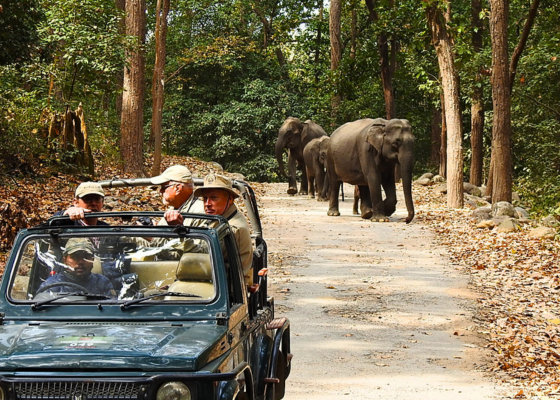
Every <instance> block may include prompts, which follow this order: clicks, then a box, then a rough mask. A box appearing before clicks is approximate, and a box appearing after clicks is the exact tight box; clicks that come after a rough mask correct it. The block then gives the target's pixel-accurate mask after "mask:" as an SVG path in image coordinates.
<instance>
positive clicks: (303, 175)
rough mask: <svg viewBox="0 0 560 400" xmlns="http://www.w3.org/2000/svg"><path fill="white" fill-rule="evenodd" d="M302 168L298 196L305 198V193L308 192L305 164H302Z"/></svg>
mask: <svg viewBox="0 0 560 400" xmlns="http://www.w3.org/2000/svg"><path fill="white" fill-rule="evenodd" d="M302 166H303V168H302V169H301V185H300V187H299V194H300V195H302V196H307V193H308V192H309V189H310V188H309V187H308V186H309V184H308V180H307V168H306V167H305V164H302Z"/></svg>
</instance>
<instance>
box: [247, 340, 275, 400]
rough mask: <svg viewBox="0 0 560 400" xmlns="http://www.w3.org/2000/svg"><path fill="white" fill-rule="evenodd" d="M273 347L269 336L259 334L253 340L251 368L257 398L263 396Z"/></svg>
mask: <svg viewBox="0 0 560 400" xmlns="http://www.w3.org/2000/svg"><path fill="white" fill-rule="evenodd" d="M273 345H274V342H273V340H272V338H271V337H270V336H267V335H262V334H261V335H259V336H258V337H257V338H256V339H255V341H254V343H253V348H252V349H251V366H252V367H253V368H254V369H253V371H252V372H253V379H254V382H255V393H256V395H257V397H258V396H262V395H263V394H264V389H265V386H266V383H265V378H267V377H268V371H269V370H270V362H271V357H272V347H273Z"/></svg>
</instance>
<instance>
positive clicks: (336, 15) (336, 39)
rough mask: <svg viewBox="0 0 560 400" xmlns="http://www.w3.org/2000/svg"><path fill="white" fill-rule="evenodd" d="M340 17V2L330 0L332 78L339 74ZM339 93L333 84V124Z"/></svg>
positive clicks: (340, 56) (338, 103) (336, 84)
mask: <svg viewBox="0 0 560 400" xmlns="http://www.w3.org/2000/svg"><path fill="white" fill-rule="evenodd" d="M340 15H341V4H340V0H331V8H330V20H329V32H330V39H331V73H332V74H333V76H334V75H335V74H338V73H339V71H338V66H339V65H340V60H341V59H342V44H341V40H340ZM336 81H337V82H339V80H338V79H336ZM339 91H340V88H339V87H338V83H335V87H334V92H335V94H334V96H333V98H332V100H331V106H332V117H333V123H334V121H336V116H337V115H338V108H339V106H340V102H341V98H340V92H339Z"/></svg>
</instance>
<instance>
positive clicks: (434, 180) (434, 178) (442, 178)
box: [432, 175, 445, 183]
mask: <svg viewBox="0 0 560 400" xmlns="http://www.w3.org/2000/svg"><path fill="white" fill-rule="evenodd" d="M432 182H435V183H441V182H445V178H444V177H443V176H441V175H436V176H434V177H433V178H432Z"/></svg>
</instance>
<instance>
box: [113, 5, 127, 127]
mask: <svg viewBox="0 0 560 400" xmlns="http://www.w3.org/2000/svg"><path fill="white" fill-rule="evenodd" d="M115 4H116V6H117V8H118V9H119V10H121V11H125V0H115ZM125 32H126V22H125V18H122V19H121V21H120V22H119V33H120V34H123V35H124V33H125ZM123 81H124V70H122V71H121V72H118V73H117V97H116V99H115V108H116V110H117V115H118V117H119V118H120V117H121V114H122V99H123Z"/></svg>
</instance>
